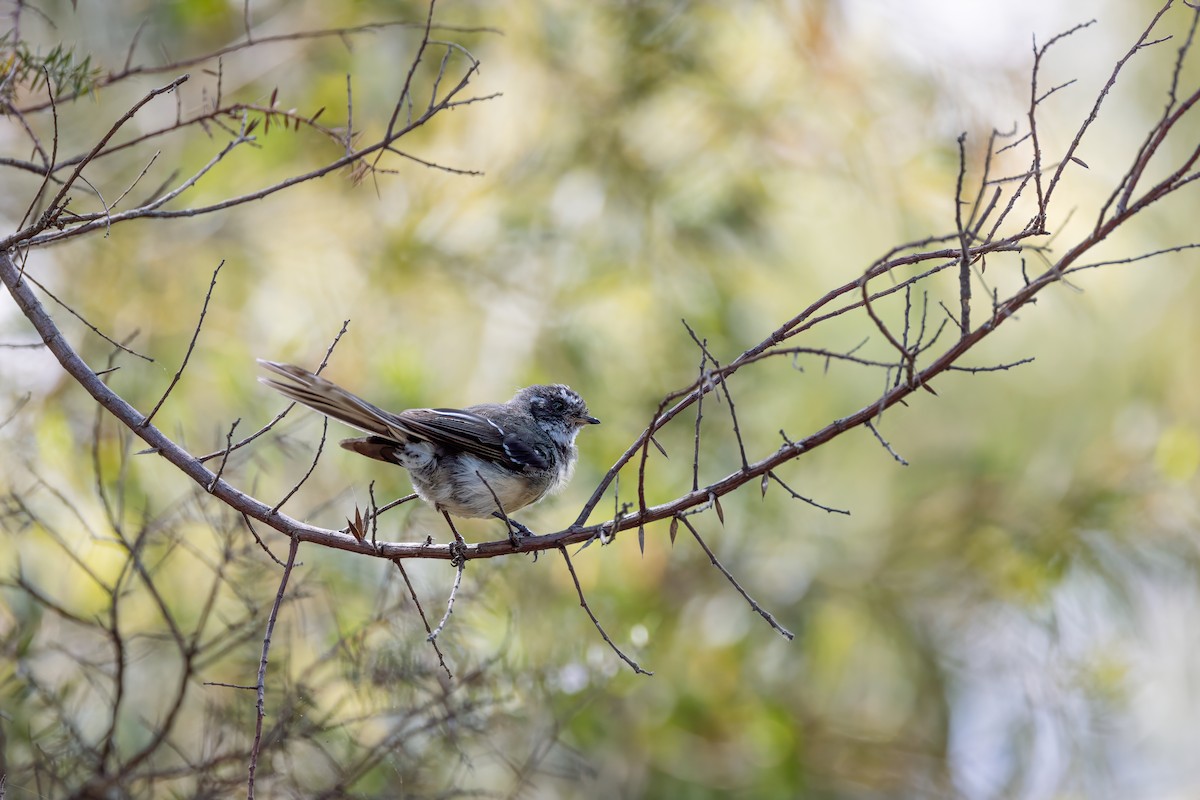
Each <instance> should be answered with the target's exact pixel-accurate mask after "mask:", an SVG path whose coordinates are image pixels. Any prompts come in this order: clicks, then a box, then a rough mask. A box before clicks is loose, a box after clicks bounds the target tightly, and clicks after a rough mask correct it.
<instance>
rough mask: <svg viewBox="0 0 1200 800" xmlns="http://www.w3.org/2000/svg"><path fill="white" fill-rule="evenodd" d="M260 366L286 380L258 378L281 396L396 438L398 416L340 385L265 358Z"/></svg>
mask: <svg viewBox="0 0 1200 800" xmlns="http://www.w3.org/2000/svg"><path fill="white" fill-rule="evenodd" d="M258 363H259V364H261V365H262V367H263V368H264V369H267V370H270V371H271V372H274V373H275V374H276V375H280V376H282V377H283V378H285V379H286V380H275V379H273V378H259V379H258V380H259V382H260V383H263V384H265V385H267V386H270V387H271V388H272V389H274V390H275V391H277V392H279V393H280V394H282V395H284V396H286V397H289V398H291V399H292V400H295V401H296V402H297V403H300V404H301V405H305V406H308V407H309V408H311V409H313V410H314V411H319V412H321V413H322V414H325V415H326V416H328V417H332V418H333V419H336V420H338V421H339V422H344V423H346V424H347V425H349V426H351V427H352V428H358V429H359V430H360V431H366V432H367V433H373V434H376V435H378V436H386V437H388V438H389V439H394V438H395V437H396V433H397V431H396V428H395V426H396V419H395V417H394V415H392V414H389V413H388V412H386V411H384V410H383V409H381V408H379V407H378V406H375V405H372V404H371V403H368V402H367V401H366V400H363V399H362V398H361V397H358V396H357V395H354V394H351V393H350V392H347V391H346V390H345V389H343V388H342V387H340V386H338V385H337V384H336V383H333V382H331V381H327V380H325V379H324V378H322V377H320V376H318V375H314V374H313V373H311V372H309V371H308V370H306V369H303V368H301V367H297V366H294V365H292V364H281V363H279V362H277V361H267V360H265V359H261V358H260V359H258Z"/></svg>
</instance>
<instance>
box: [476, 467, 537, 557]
mask: <svg viewBox="0 0 1200 800" xmlns="http://www.w3.org/2000/svg"><path fill="white" fill-rule="evenodd" d="M475 476H476V477H477V478H479V480H481V481H483V485H484V486H485V487H487V490H488V493H490V494H491V495H492V500H494V501H495V502H496V510H495V511H493V512H492V516H493V517H495V518H496V519H502V520H504V524H505V525H507V526H508V543H509V544H510V545H512V549H513V550H520V549H521V537H522V536H533V531H531V530H529V528H527V527H525V526H524V525H522V524H521V523H519V522H517V521H516V520H515V519H509V517H508V514H505V513H504V506H503V505H501V503H500V498H499V497H498V496H497V495H496V491H495V490H494V489H493V488H492V485H491V484H490V483H488V482H487V478H485V477H483V473H482V472H480V471H479V470H475Z"/></svg>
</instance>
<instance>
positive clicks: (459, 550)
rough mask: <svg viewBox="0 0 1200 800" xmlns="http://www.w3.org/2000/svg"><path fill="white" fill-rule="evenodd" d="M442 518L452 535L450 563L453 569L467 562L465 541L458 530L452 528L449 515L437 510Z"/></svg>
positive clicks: (444, 511)
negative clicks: (444, 519)
mask: <svg viewBox="0 0 1200 800" xmlns="http://www.w3.org/2000/svg"><path fill="white" fill-rule="evenodd" d="M438 510H439V511H441V512H442V516H443V517H445V518H446V524H447V525H449V526H450V532H451V533H453V534H454V541H453V542H451V543H450V563H451V565H453V566H455V567H460V566H462V565H463V564H465V563H466V561H467V540H466V539H464V538H463V537H462V534H461V533H459V532H458V528H456V527H454V522H453V521H452V520H451V519H450V514H448V513H447V512H446V509H444V508H439V509H438Z"/></svg>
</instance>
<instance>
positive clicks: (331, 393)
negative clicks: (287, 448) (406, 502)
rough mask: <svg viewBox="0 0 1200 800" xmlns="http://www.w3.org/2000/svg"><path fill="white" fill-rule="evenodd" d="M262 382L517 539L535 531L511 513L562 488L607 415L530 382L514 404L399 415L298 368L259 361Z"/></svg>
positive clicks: (442, 500) (441, 505)
mask: <svg viewBox="0 0 1200 800" xmlns="http://www.w3.org/2000/svg"><path fill="white" fill-rule="evenodd" d="M258 363H259V364H261V365H262V366H263V367H264V368H265V369H267V370H270V371H271V372H273V373H275V375H278V376H279V377H278V378H274V377H263V378H259V380H260V381H261V382H262V383H264V384H266V385H267V386H270V387H271V388H272V389H275V390H276V391H278V392H280V393H282V394H284V395H286V396H287V397H289V398H291V399H292V400H295V401H296V402H298V403H301V404H303V405H306V406H308V407H309V408H311V409H313V410H315V411H319V412H321V413H322V414H325V415H326V416H328V417H332V418H333V419H336V420H338V421H339V422H344V423H345V424H347V425H349V426H351V427H354V428H358V429H359V430H361V431H364V432H366V433H368V434H370V436H365V437H362V438H359V439H346V440H343V441H342V443H341V444H342V447H344V448H346V449H347V450H352V451H354V452H355V453H359V454H361V455H364V456H367V457H368V458H374V459H377V460H379V461H386V462H388V463H391V464H398V465H400V466H401V467H404V468H405V469H406V470H408V474H409V476H410V477H411V478H412V483H413V488H415V489H416V491H417V494H418V495H419V496H420V497H421V499H422V500H424V501H425V502H427V503H429V504H431V505H432V506H433V507H434V508H436V509H437V510H438V511H441V512H442V513H444V514H453V515H454V516H457V517H493V516H494V517H498V518H500V519H503V520H505V522H507V523H508V524H509V534H510V538H511V539H512V540H513V543H514V546H519V545H518V541H517V539H516V532H520V533H522V534H525V535H528V534H529V530H528V529H527V528H525V526H523V525H521V524H520V523H517V522H513V521H512V520H510V519H509V517H508V515H509V514H511V513H512V512H514V511H517V510H518V509H521V508H524V507H525V506H528V505H530V504H532V503H536V502H537V501H538V500H541V499H542V498H543V497H545V496H546V495H547V494H550V493H551V492H554V491H556V490H558V489H560V488H562V487H563V486H564V485H565V484H566V482H567V481H568V480H570V478H571V473H572V472H574V470H575V461H576V458H577V456H578V451H577V450H576V448H575V437H576V435H577V434H578V433H579V431H580V429H581V428H582V427H583V426H584V425H595V424H597V423H599V422H600V420H598V419H596V418H595V417H593V416H592V415H591V414H589V413H588V408H587V404H586V403H584V402H583V398H581V397H580V396H579V395H578V394H577V393H576V392H575V391H574V390H572V389H571V388H570V387H567V386H563V385H561V384H555V385H548V386H547V385H539V386H529V387H526V388H524V389H521V390H520V391H519V392H517V393H516V395H515V396H514V397H513V398H512V399H511V400H509V401H508V402H507V403H484V404H481V405H477V406H470V407H468V408H464V409H461V410H459V409H452V408H413V409H409V410H407V411H400V412H398V413H392V412H390V411H384V410H383V409H381V408H379V407H378V406H375V405H372V404H371V403H368V402H367V401H366V400H363V399H362V398H360V397H357V396H356V395H354V394H351V393H350V392H348V391H346V390H345V389H343V388H341V387H340V386H338V385H337V384H335V383H333V382H331V381H327V380H325V379H324V378H322V377H320V376H318V375H314V374H313V373H311V372H309V371H308V370H306V369H302V368H301V367H297V366H293V365H291V364H280V363H277V362H275V361H265V360H262V359H259V362H258Z"/></svg>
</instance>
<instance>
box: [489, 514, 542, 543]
mask: <svg viewBox="0 0 1200 800" xmlns="http://www.w3.org/2000/svg"><path fill="white" fill-rule="evenodd" d="M492 516H494V517H495V518H496V519H500V520H504V524H505V525H507V526H508V543H509V544H511V545H512V549H513V550H520V549H521V538H522V537H524V536H533V531H531V530H529V528H528V527H526V526H525V525H522V524H521V523H520V522H517V521H516V520H515V519H513V518H511V517H508V516H505V515H504V514H501V513H500V512H499V511H497V512H495V513H494V514H493V515H492Z"/></svg>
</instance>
